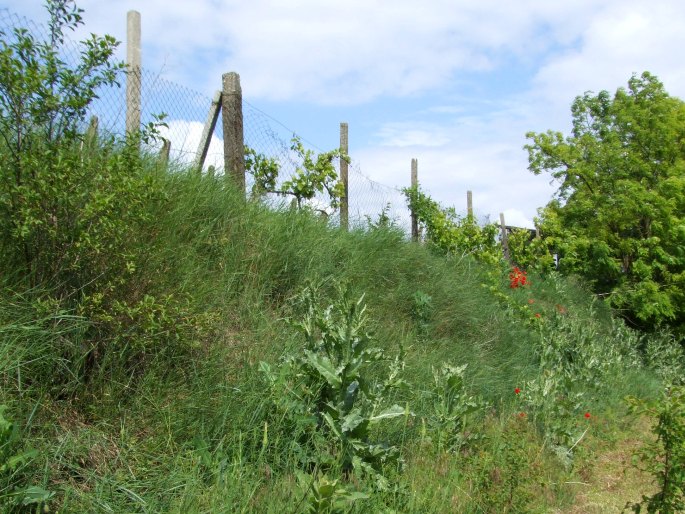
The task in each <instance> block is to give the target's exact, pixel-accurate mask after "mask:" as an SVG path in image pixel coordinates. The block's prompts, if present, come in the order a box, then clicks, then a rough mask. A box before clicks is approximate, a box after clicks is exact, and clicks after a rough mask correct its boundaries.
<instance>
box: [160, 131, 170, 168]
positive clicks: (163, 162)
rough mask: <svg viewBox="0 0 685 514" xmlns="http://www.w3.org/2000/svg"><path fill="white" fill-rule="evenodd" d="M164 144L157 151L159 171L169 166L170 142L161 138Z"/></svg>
mask: <svg viewBox="0 0 685 514" xmlns="http://www.w3.org/2000/svg"><path fill="white" fill-rule="evenodd" d="M162 141H164V143H163V144H162V149H161V150H160V151H159V166H160V168H161V169H163V170H166V169H167V166H168V164H169V153H170V152H171V141H170V140H168V139H166V138H162Z"/></svg>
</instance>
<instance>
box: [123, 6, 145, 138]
mask: <svg viewBox="0 0 685 514" xmlns="http://www.w3.org/2000/svg"><path fill="white" fill-rule="evenodd" d="M140 54H141V51H140V13H139V12H138V11H128V13H127V15H126V64H127V73H126V133H127V134H135V133H136V132H137V131H138V130H140V110H141V109H140V105H141V84H142V80H141V79H142V76H141V55H140Z"/></svg>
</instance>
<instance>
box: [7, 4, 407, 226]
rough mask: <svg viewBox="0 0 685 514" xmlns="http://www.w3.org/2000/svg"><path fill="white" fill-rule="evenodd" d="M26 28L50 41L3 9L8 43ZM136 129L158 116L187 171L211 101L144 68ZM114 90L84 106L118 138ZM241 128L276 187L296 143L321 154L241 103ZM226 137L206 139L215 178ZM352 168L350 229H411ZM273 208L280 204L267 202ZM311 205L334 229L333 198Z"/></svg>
mask: <svg viewBox="0 0 685 514" xmlns="http://www.w3.org/2000/svg"><path fill="white" fill-rule="evenodd" d="M21 29H26V30H27V31H28V32H29V33H30V34H32V36H33V37H34V39H35V40H36V41H50V30H49V28H48V27H46V26H44V25H41V24H38V23H35V22H33V21H32V20H29V19H27V18H24V17H21V16H18V15H16V14H14V13H12V12H10V11H9V10H7V9H0V31H1V32H2V36H1V37H2V39H3V40H4V42H5V43H6V44H11V43H12V42H13V41H16V39H17V36H16V31H17V30H21ZM82 50H83V47H82V45H81V44H80V43H78V42H76V41H73V40H70V39H68V38H66V39H65V41H64V44H63V45H61V47H60V48H59V57H60V59H62V60H63V61H64V62H65V63H66V64H67V65H69V66H73V65H76V64H78V63H79V62H80V60H81V58H82ZM140 76H141V80H140V88H141V123H142V124H143V125H146V124H148V123H151V122H152V123H154V122H155V121H156V120H158V119H159V117H162V122H163V123H164V125H161V126H159V134H160V136H161V137H162V138H164V139H166V140H168V141H169V142H170V155H169V160H170V162H172V163H174V164H175V165H177V166H180V167H183V166H190V165H192V163H193V162H194V161H195V159H196V157H197V155H198V147H199V145H200V140H201V136H202V132H203V128H204V125H205V120H206V118H207V113H208V111H209V108H210V106H211V103H212V99H211V98H209V97H208V96H207V95H204V94H202V93H199V92H197V91H194V90H192V89H190V88H187V87H185V86H182V85H180V84H177V83H174V82H171V81H168V80H166V79H164V78H163V77H161V76H160V74H159V73H153V72H151V71H149V70H146V69H144V68H143V69H141V75H140ZM116 78H117V80H116V82H117V84H116V85H114V86H110V87H102V88H100V89H98V90H97V91H96V95H97V98H96V99H95V100H94V101H93V102H92V103H91V104H90V105H89V108H88V112H87V116H86V118H85V119H84V120H83V121H84V127H85V124H87V122H88V119H89V118H90V117H92V116H97V119H98V129H99V131H100V132H101V133H102V134H111V135H115V136H123V135H124V134H125V132H126V87H125V85H126V80H127V74H126V72H124V71H121V72H119V73H118V74H117V77H116ZM243 123H244V140H245V145H247V146H249V147H250V148H252V149H254V150H255V151H256V152H258V153H261V154H263V155H265V156H267V157H270V158H272V159H275V160H276V161H277V162H278V164H279V166H280V174H279V182H281V183H282V182H283V181H286V180H288V179H290V178H291V177H292V176H293V175H294V174H295V173H296V172H297V169H298V167H300V166H301V164H302V163H301V162H300V161H299V159H298V155H297V154H296V153H295V152H293V150H292V149H291V143H292V139H293V137H295V136H297V137H299V138H300V140H301V141H302V143H303V144H304V146H305V147H306V148H309V149H312V150H313V151H315V152H321V151H322V150H321V149H319V148H316V147H315V146H314V145H312V144H310V143H307V141H306V139H305V138H302V137H300V136H299V135H298V134H297V133H296V132H295V131H294V130H292V129H289V128H288V127H286V126H285V125H283V124H282V123H280V122H279V121H278V120H276V119H274V118H273V117H271V116H269V115H268V114H266V113H264V112H263V111H261V110H260V109H258V108H257V107H256V106H254V105H252V104H250V103H249V102H247V101H243ZM161 146H162V141H161V140H157V142H156V143H153V144H152V145H151V146H150V147H149V150H150V151H159V150H160V148H161ZM223 152H224V150H223V131H222V124H221V123H217V124H216V127H215V129H214V132H213V134H212V136H211V140H210V144H209V150H208V152H207V156H206V159H205V161H204V169H205V170H207V169H209V167H210V166H211V167H213V168H214V170H215V173H219V174H221V173H223V167H224V154H223ZM351 153H352V156H351V157H352V161H351V163H350V166H349V174H348V177H349V179H348V184H349V185H348V191H349V194H348V205H349V207H348V209H349V220H350V225H352V226H355V225H356V226H360V225H367V224H369V223H375V222H378V220H379V219H380V218H381V216H385V217H386V219H388V220H390V221H391V222H392V223H393V224H395V225H396V226H398V227H401V228H402V229H404V230H405V231H407V232H408V231H409V229H410V214H409V210H408V209H407V207H406V201H405V198H404V195H403V194H402V192H401V191H400V190H399V189H397V188H395V187H391V186H387V185H384V184H381V183H379V182H376V181H373V180H371V179H370V178H368V177H367V176H365V175H364V173H363V172H362V170H361V167H360V165H359V163H358V162H356V161H355V160H354V155H353V154H354V152H353V151H352V152H351ZM246 178H247V187H248V190H249V188H250V187H251V180H250V176H249V175H248V177H246ZM267 200H268V201H270V202H273V203H278V202H279V201H283V200H284V199H283V198H279V197H274V196H272V197H271V198H268V199H267ZM310 203H311V204H312V205H313V206H314V207H315V208H317V209H320V210H323V211H326V212H327V213H328V214H329V218H330V220H331V222H333V223H336V222H337V220H338V213H337V212H336V211H335V210H332V209H330V208H329V205H330V199H329V198H327V197H326V196H325V195H324V194H319V195H317V196H316V197H315V198H314V199H312V200H311V201H310Z"/></svg>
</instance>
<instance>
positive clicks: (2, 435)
mask: <svg viewBox="0 0 685 514" xmlns="http://www.w3.org/2000/svg"><path fill="white" fill-rule="evenodd" d="M6 409H7V407H6V406H5V405H0V507H2V506H3V505H4V506H6V507H11V506H28V505H40V504H44V503H45V502H47V501H48V500H50V498H52V496H53V495H54V493H51V492H49V491H46V490H44V489H42V488H40V487H37V486H24V485H20V479H21V473H22V471H23V469H24V468H25V467H26V466H27V465H28V464H29V463H30V462H31V461H32V460H33V459H34V458H35V457H36V456H37V455H38V452H37V451H36V450H22V449H20V448H19V443H20V436H19V432H18V430H17V429H16V427H15V426H14V424H13V423H11V422H10V421H9V420H7V419H6V418H5V416H4V414H5V410H6Z"/></svg>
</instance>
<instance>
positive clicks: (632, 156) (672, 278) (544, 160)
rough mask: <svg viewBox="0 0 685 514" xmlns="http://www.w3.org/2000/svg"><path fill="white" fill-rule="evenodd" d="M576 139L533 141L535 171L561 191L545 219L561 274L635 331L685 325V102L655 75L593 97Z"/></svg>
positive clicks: (550, 135)
mask: <svg viewBox="0 0 685 514" xmlns="http://www.w3.org/2000/svg"><path fill="white" fill-rule="evenodd" d="M572 115H573V131H572V134H571V135H570V136H568V137H564V136H563V135H562V134H561V133H560V132H552V131H547V132H544V133H533V132H530V133H528V134H527V137H528V139H530V140H531V142H530V143H529V144H527V145H526V146H525V148H526V149H527V150H528V159H529V169H530V171H532V172H533V173H535V174H536V175H538V174H541V173H543V172H544V173H549V174H551V176H552V177H553V178H554V179H556V181H558V183H559V189H558V191H557V193H556V195H555V198H554V199H553V200H552V201H551V202H550V203H548V204H547V206H546V207H544V209H542V210H541V212H540V214H541V218H542V219H541V222H542V226H541V229H542V233H543V235H544V236H546V237H547V241H548V245H547V246H549V247H553V248H554V249H555V250H556V251H557V253H558V254H559V257H560V260H559V267H560V269H561V270H562V271H564V272H567V273H575V274H578V275H581V276H583V277H585V278H586V279H587V280H588V281H589V282H590V283H591V284H592V286H593V287H594V290H595V292H596V293H597V294H599V295H601V296H603V297H606V298H608V300H609V302H610V304H611V305H612V306H614V307H615V308H617V309H618V310H620V311H621V312H622V313H623V314H624V315H625V317H626V318H627V319H628V320H630V321H631V322H633V323H634V324H636V325H638V326H640V327H642V328H646V329H653V328H655V327H657V326H660V325H670V326H671V327H679V329H680V330H681V331H682V328H683V326H684V324H685V160H684V158H685V103H684V102H683V101H681V100H680V99H678V98H674V97H672V96H670V95H669V94H668V93H667V92H666V91H665V89H664V86H663V84H662V83H661V82H660V81H659V80H658V79H657V78H656V77H655V76H653V75H651V74H650V73H648V72H645V73H643V74H642V75H641V76H639V77H638V76H633V77H632V78H631V79H630V80H629V81H628V88H627V89H625V88H619V89H618V90H617V91H616V94H615V95H613V97H612V96H611V95H610V94H609V93H608V92H607V91H601V92H600V93H598V94H596V95H595V94H592V93H585V94H584V95H583V96H579V97H577V98H576V99H575V101H574V103H573V106H572Z"/></svg>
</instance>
